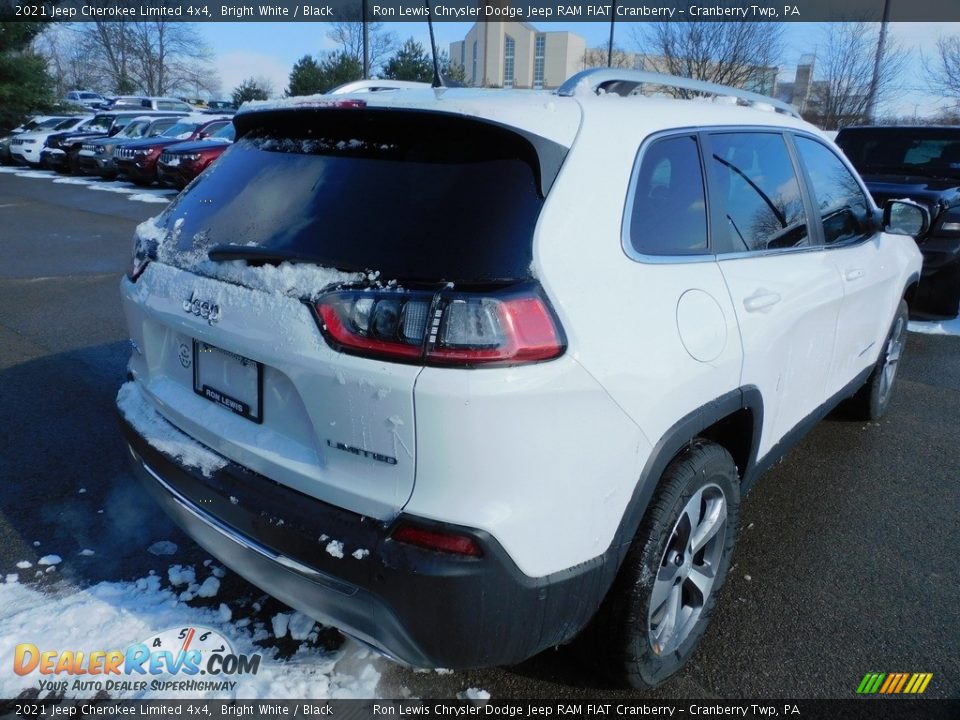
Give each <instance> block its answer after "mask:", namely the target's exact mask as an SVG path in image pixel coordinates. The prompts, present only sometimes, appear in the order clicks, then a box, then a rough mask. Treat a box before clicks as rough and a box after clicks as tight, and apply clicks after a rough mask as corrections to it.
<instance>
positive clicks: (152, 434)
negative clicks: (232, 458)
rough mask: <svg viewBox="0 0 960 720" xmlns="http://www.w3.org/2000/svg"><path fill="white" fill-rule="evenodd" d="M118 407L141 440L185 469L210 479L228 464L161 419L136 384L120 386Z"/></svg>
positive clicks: (131, 382) (129, 383)
mask: <svg viewBox="0 0 960 720" xmlns="http://www.w3.org/2000/svg"><path fill="white" fill-rule="evenodd" d="M117 407H118V408H120V412H122V413H123V416H124V417H125V418H126V420H127V422H129V423H130V424H131V425H133V427H134V429H135V430H136V431H137V432H138V433H139V434H140V435H141V436H142V437H143V439H144V440H146V441H147V442H148V443H150V445H152V446H153V447H155V448H156V449H157V450H159V451H160V452H162V453H165V454H167V455H172V456H173V457H174V458H176V459H177V460H179V461H180V462H181V463H183V464H184V465H186V466H187V467H194V468H197V469H198V470H200V472H202V473H203V474H204V475H205V476H207V477H210V476H211V475H212V474H213V473H214V472H216V471H217V470H219V469H220V468H222V467H224V466H225V465H226V464H227V461H226V460H225V459H223V458H222V457H220V456H219V455H217V454H216V453H214V452H213V451H211V450H208V449H207V448H206V447H204V446H203V445H201V444H200V443H198V442H197V441H196V440H194V439H193V438H191V437H190V436H188V435H186V434H185V433H182V432H180V431H179V430H177V428H175V427H174V426H173V425H171V424H170V423H169V422H167V421H166V420H164V419H163V418H162V417H161V416H160V414H159V413H158V412H157V411H156V410H154V409H153V407H152V406H151V405H150V403H149V402H148V401H147V399H146V398H145V397H144V395H143V391H141V390H140V387H139V386H138V385H137V383H136V382H134V381H132V380H131V381H130V382H126V383H124V384H123V385H121V386H120V391H119V392H118V393H117Z"/></svg>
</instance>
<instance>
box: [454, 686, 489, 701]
mask: <svg viewBox="0 0 960 720" xmlns="http://www.w3.org/2000/svg"><path fill="white" fill-rule="evenodd" d="M457 697H458V698H460V699H461V700H489V699H490V693H488V692H487V691H486V690H481V689H480V688H467V689H466V690H464V691H463V692H462V693H459V694H458V695H457Z"/></svg>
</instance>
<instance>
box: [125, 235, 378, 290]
mask: <svg viewBox="0 0 960 720" xmlns="http://www.w3.org/2000/svg"><path fill="white" fill-rule="evenodd" d="M159 217H161V216H158V217H154V218H150V219H149V220H146V221H145V222H142V223H140V224H139V225H138V226H137V229H136V233H135V235H134V245H135V247H134V252H135V253H139V254H141V255H142V254H147V253H149V254H151V255H152V256H154V257H156V259H157V260H158V261H159V262H161V263H164V264H166V265H172V266H173V267H176V268H180V269H181V270H187V271H189V272H192V273H196V274H198V275H203V276H205V277H210V278H214V279H217V280H223V281H225V282H228V283H233V284H234V285H242V286H244V287H247V288H251V289H253V290H261V291H263V292H266V293H270V294H272V295H286V296H288V297H293V298H297V299H301V298H310V299H315V298H316V296H317V295H319V294H320V292H321V291H323V290H324V289H325V288H327V287H329V286H331V285H343V284H348V283H356V282H359V281H360V280H361V279H362V277H363V274H362V273H345V272H341V271H339V270H335V269H332V268H326V267H322V266H320V265H313V264H309V263H290V262H282V263H280V264H279V265H261V266H259V267H252V266H250V265H247V263H246V262H244V261H243V260H231V261H226V262H213V261H211V260H210V259H209V258H208V257H207V253H208V252H209V251H210V245H211V243H210V241H209V239H208V238H207V236H206V233H197V234H196V235H194V236H193V238H192V245H191V248H190V249H189V250H180V249H179V247H178V246H179V243H180V233H181V228H182V225H183V219H182V218H181V219H178V220H177V221H176V222H175V223H174V225H173V228H172V229H169V230H168V229H167V228H165V227H163V226H161V225H159V224H158V223H157V220H158V219H159ZM253 247H255V244H254V245H253Z"/></svg>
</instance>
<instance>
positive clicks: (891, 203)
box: [883, 200, 930, 237]
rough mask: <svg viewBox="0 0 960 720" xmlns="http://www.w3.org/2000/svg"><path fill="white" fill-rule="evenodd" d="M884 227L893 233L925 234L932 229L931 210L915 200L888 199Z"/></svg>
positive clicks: (884, 209) (884, 207)
mask: <svg viewBox="0 0 960 720" xmlns="http://www.w3.org/2000/svg"><path fill="white" fill-rule="evenodd" d="M883 229H884V231H885V232H888V233H890V234H892V235H910V236H911V237H917V236H919V235H923V234H924V233H925V232H927V230H929V229H930V211H929V210H928V209H927V208H925V207H924V206H923V205H921V204H920V203H917V202H914V201H913V200H888V201H887V202H886V204H885V205H884V206H883Z"/></svg>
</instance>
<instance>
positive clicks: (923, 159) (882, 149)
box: [837, 126, 960, 317]
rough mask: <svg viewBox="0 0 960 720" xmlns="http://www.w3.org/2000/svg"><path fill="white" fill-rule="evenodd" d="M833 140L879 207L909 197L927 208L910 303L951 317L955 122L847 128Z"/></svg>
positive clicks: (957, 156) (958, 201)
mask: <svg viewBox="0 0 960 720" xmlns="http://www.w3.org/2000/svg"><path fill="white" fill-rule="evenodd" d="M837 145H839V146H840V147H841V148H842V149H843V151H844V152H845V153H846V155H847V157H848V158H849V159H850V162H852V163H853V165H854V166H855V167H856V168H857V170H858V171H859V172H860V175H861V176H862V177H863V180H864V182H866V184H867V189H868V190H869V191H870V194H871V195H873V199H874V200H875V201H876V202H877V205H880V206H881V207H882V206H883V204H884V203H885V202H886V201H887V200H893V199H899V198H905V197H906V198H910V199H911V200H916V201H917V202H921V203H923V204H924V205H926V206H927V207H928V208H929V209H930V229H929V230H928V231H927V232H926V233H924V234H921V235H918V236H917V238H916V240H917V244H918V245H919V246H920V251H921V252H922V253H923V279H922V281H921V283H920V288H919V290H918V291H917V295H916V297H915V298H914V302H913V303H912V304H911V306H910V309H911V311H914V312H915V311H919V312H920V313H921V314H932V315H946V316H950V317H952V316H955V315H957V313H958V305H960V127H903V126H891V127H852V128H844V129H842V130H841V131H840V132H839V134H838V135H837Z"/></svg>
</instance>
